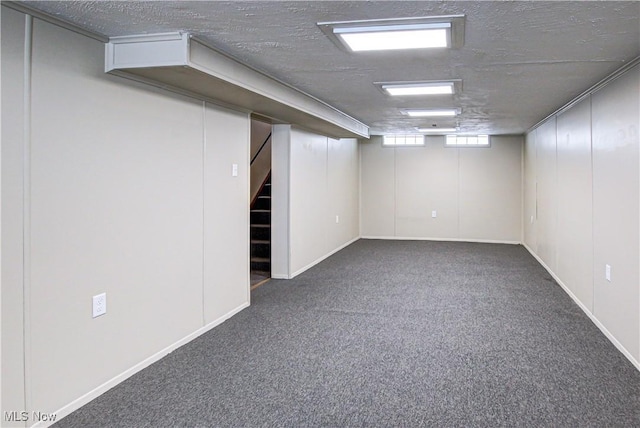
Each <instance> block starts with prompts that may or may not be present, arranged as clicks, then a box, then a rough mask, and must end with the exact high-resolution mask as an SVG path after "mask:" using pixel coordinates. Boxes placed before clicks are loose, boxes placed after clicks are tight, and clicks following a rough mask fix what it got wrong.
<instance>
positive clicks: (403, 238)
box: [361, 236, 521, 245]
mask: <svg viewBox="0 0 640 428" xmlns="http://www.w3.org/2000/svg"><path fill="white" fill-rule="evenodd" d="M361 238H362V239H384V240H390V241H444V242H475V243H479V244H510V245H520V244H521V242H520V241H503V240H499V239H467V238H428V237H423V236H362V237H361Z"/></svg>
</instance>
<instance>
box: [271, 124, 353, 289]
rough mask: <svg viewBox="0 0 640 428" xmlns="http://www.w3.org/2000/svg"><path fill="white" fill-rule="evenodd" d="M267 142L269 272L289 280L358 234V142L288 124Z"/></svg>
mask: <svg viewBox="0 0 640 428" xmlns="http://www.w3.org/2000/svg"><path fill="white" fill-rule="evenodd" d="M272 141H273V162H272V165H273V171H272V177H273V181H272V227H273V230H272V250H271V251H272V267H271V270H272V272H271V274H272V276H273V277H276V278H292V277H294V276H296V275H298V274H300V273H301V272H303V271H305V270H306V269H308V268H309V267H311V266H313V265H314V264H316V263H318V262H320V261H321V260H323V259H324V258H326V257H327V256H329V255H330V254H333V253H334V252H335V251H337V250H338V249H340V248H342V247H344V246H345V245H347V244H349V243H350V242H352V241H353V240H355V239H357V238H358V236H359V235H358V230H359V218H358V174H359V168H358V143H357V140H355V139H340V140H336V139H332V138H329V137H325V136H321V135H317V134H313V133H310V132H307V131H303V130H300V129H296V128H292V127H290V126H288V125H274V127H273V134H272ZM336 216H337V217H338V218H337V221H336ZM287 218H288V220H289V221H288V222H286V221H285V220H284V219H287ZM287 225H288V229H287V230H285V228H286V227H287Z"/></svg>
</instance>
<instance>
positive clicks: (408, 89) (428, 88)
mask: <svg viewBox="0 0 640 428" xmlns="http://www.w3.org/2000/svg"><path fill="white" fill-rule="evenodd" d="M461 84H462V81H461V80H459V79H457V80H426V81H422V82H374V85H376V86H378V87H379V88H380V89H381V90H382V91H383V92H384V93H385V94H387V95H391V96H407V95H408V96H411V95H453V94H455V93H456V92H460V86H461Z"/></svg>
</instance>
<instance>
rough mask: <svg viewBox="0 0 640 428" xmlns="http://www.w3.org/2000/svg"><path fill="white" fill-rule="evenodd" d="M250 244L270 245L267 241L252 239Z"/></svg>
mask: <svg viewBox="0 0 640 428" xmlns="http://www.w3.org/2000/svg"><path fill="white" fill-rule="evenodd" d="M251 243H252V244H255V245H271V241H269V240H268V239H252V240H251Z"/></svg>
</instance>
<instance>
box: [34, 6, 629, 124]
mask: <svg viewBox="0 0 640 428" xmlns="http://www.w3.org/2000/svg"><path fill="white" fill-rule="evenodd" d="M25 4H27V5H28V6H30V7H32V8H36V9H39V10H41V11H43V12H46V13H48V14H51V15H53V16H56V17H58V18H60V19H63V20H65V21H68V22H71V23H73V24H76V25H78V26H80V27H82V28H85V29H87V30H90V31H92V32H95V33H98V34H102V35H105V36H122V35H132V34H145V33H157V32H169V31H186V32H189V33H192V34H193V35H195V36H197V37H199V38H200V39H202V40H203V41H205V42H206V43H208V44H209V45H211V46H213V47H215V48H217V49H219V50H221V51H223V52H226V53H228V54H230V55H231V56H233V57H235V58H236V59H238V60H240V61H241V62H243V63H245V64H247V65H250V66H252V67H254V68H256V69H258V70H261V71H263V72H265V73H267V74H269V75H271V76H273V77H275V78H277V79H279V80H281V81H283V82H285V83H288V84H290V85H292V86H294V87H296V88H298V89H300V90H302V91H304V92H306V93H308V94H310V95H313V96H315V97H317V98H319V99H321V100H323V101H325V102H327V103H328V104H331V105H333V106H334V107H336V108H338V109H340V110H342V111H344V112H345V113H347V114H349V115H350V116H353V117H354V118H356V119H358V120H360V121H362V122H364V123H365V124H367V125H369V126H370V127H371V132H372V133H373V134H375V133H384V132H407V131H409V132H410V131H414V128H415V127H416V126H431V125H432V124H437V125H438V126H447V125H450V124H451V123H447V119H444V120H433V119H416V118H408V117H406V116H404V115H402V114H401V113H400V110H399V109H400V108H439V107H456V108H461V109H462V114H461V115H460V116H458V117H457V118H456V122H457V123H458V125H459V126H460V130H461V132H469V133H490V134H519V133H522V132H524V131H525V130H527V129H528V128H529V127H531V126H533V125H534V124H536V123H537V122H538V121H540V120H541V119H543V118H544V117H545V116H547V115H548V114H550V113H552V112H553V111H554V110H555V109H557V108H559V107H561V106H562V105H563V104H565V103H566V102H568V101H570V100H571V99H572V98H573V97H575V96H576V95H578V94H579V93H581V92H582V91H584V90H586V89H587V88H588V87H589V86H591V85H593V84H595V83H596V82H597V81H599V80H600V79H602V78H604V77H605V76H606V75H608V74H609V73H611V72H613V71H615V70H616V69H618V68H619V67H621V66H622V65H624V64H625V63H627V62H629V61H631V60H633V59H634V58H636V57H637V56H639V55H640V3H639V2H615V1H613V2H612V1H604V2H590V1H573V2H556V1H554V2H536V1H522V2H502V1H499V2H491V1H476V2H448V1H447V2H432V1H418V2H414V1H367V2H364V1H344V2H331V1H296V2H262V1H250V2H240V1H237V2H217V1H197V2H190V1H169V2H167V1H157V2H132V1H125V2H120V1H117V2H111V1H99V2H77V1H63V2H57V1H46V2H25ZM453 14H464V15H466V22H465V42H464V46H463V47H462V48H461V49H455V50H413V51H394V52H384V53H381V52H366V53H358V54H350V53H347V52H345V51H344V50H341V49H340V48H338V47H337V46H336V45H335V44H334V43H332V42H331V40H329V39H328V38H327V36H325V35H324V34H323V33H322V31H321V30H320V28H318V26H317V25H316V24H317V23H318V22H323V21H341V20H359V19H383V18H396V17H398V18H400V17H417V16H430V15H453ZM448 78H455V79H462V81H463V90H462V92H461V93H459V94H457V95H454V96H438V97H435V98H434V97H431V98H424V97H417V98H416V97H404V98H390V97H388V96H386V95H384V94H383V93H382V92H381V91H380V90H378V89H377V88H376V87H375V86H374V85H373V82H380V81H385V82H386V81H413V80H438V79H448ZM449 120H450V119H449Z"/></svg>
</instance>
